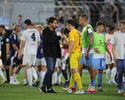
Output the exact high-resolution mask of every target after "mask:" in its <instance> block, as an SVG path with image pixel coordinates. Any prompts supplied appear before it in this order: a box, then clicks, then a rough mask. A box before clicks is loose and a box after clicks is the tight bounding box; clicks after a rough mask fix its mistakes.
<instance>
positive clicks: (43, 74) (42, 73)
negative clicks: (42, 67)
mask: <svg viewBox="0 0 125 100" xmlns="http://www.w3.org/2000/svg"><path fill="white" fill-rule="evenodd" d="M45 74H46V71H41V72H39V76H40V80H41V83H42V82H43V79H44V76H45Z"/></svg>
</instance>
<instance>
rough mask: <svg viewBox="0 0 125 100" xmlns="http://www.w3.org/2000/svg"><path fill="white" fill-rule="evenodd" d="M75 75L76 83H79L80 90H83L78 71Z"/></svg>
mask: <svg viewBox="0 0 125 100" xmlns="http://www.w3.org/2000/svg"><path fill="white" fill-rule="evenodd" d="M74 77H75V80H76V83H77V85H78V87H79V90H82V89H83V87H82V82H81V77H80V74H79V73H78V72H77V73H75V74H74Z"/></svg>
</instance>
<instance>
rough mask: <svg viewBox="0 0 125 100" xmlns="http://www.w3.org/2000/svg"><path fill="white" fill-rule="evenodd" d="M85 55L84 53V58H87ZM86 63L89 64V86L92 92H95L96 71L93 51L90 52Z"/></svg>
mask: <svg viewBox="0 0 125 100" xmlns="http://www.w3.org/2000/svg"><path fill="white" fill-rule="evenodd" d="M85 55H86V54H84V59H85ZM85 62H86V63H85V65H86V66H87V68H88V71H89V73H90V78H91V80H90V85H89V88H88V90H90V92H91V93H93V92H94V93H95V73H94V68H93V53H90V54H89V59H88V60H86V61H85Z"/></svg>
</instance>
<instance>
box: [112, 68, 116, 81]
mask: <svg viewBox="0 0 125 100" xmlns="http://www.w3.org/2000/svg"><path fill="white" fill-rule="evenodd" d="M115 75H116V67H113V69H112V71H111V80H112V81H114V79H115Z"/></svg>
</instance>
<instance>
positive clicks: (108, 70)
mask: <svg viewBox="0 0 125 100" xmlns="http://www.w3.org/2000/svg"><path fill="white" fill-rule="evenodd" d="M110 74H111V69H110V68H108V69H107V71H106V76H107V82H110Z"/></svg>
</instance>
